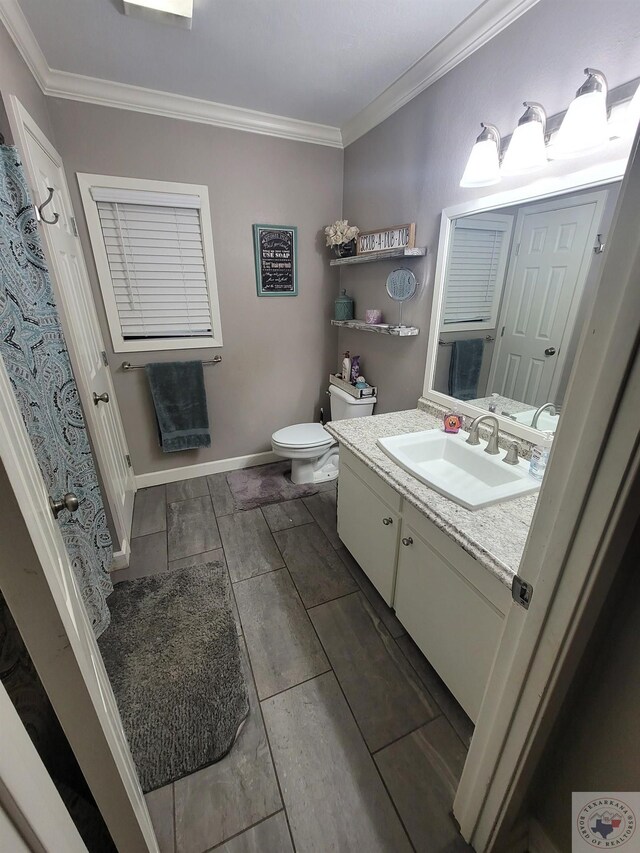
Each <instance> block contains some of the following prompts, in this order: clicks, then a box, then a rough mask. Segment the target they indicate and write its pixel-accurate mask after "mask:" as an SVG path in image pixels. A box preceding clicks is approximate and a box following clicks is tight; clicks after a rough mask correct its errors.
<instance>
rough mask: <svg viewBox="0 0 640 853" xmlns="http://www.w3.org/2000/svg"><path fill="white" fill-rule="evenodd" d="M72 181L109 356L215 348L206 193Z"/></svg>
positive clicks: (104, 180) (120, 181)
mask: <svg viewBox="0 0 640 853" xmlns="http://www.w3.org/2000/svg"><path fill="white" fill-rule="evenodd" d="M78 181H79V184H80V191H81V194H82V203H83V205H84V210H85V214H86V217H87V225H88V227H89V237H90V239H91V247H92V249H93V254H94V257H95V261H96V267H97V270H98V278H99V282H100V289H101V291H102V297H103V300H104V305H105V310H106V313H107V320H108V323H109V330H110V332H111V339H112V341H113V348H114V351H115V352H136V351H137V352H140V351H145V350H162V349H189V348H195V347H209V346H221V345H222V332H221V328H220V311H219V307H218V293H217V287H216V271H215V263H214V258H213V239H212V236H211V219H210V213H209V196H208V192H207V188H206V187H204V186H198V185H193V184H174V183H166V182H164V181H143V180H135V179H130V178H114V177H108V176H102V175H78Z"/></svg>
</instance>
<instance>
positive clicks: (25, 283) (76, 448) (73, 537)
mask: <svg viewBox="0 0 640 853" xmlns="http://www.w3.org/2000/svg"><path fill="white" fill-rule="evenodd" d="M45 227H46V226H45ZM0 355H1V356H2V358H3V361H4V365H5V367H6V370H7V373H8V374H9V378H10V380H11V384H12V386H13V390H14V392H15V395H16V399H17V401H18V405H19V407H20V411H21V412H22V417H23V419H24V423H25V426H26V428H27V432H28V433H29V437H30V438H31V444H32V445H33V449H34V452H35V455H36V457H37V460H38V464H39V466H40V472H41V474H42V478H43V480H44V482H45V486H46V489H47V491H48V492H49V494H50V495H52V496H54V497H55V498H59V497H61V496H62V495H64V494H65V493H66V492H73V493H74V494H75V495H76V496H77V497H78V500H79V502H80V507H79V509H78V511H77V512H75V513H74V514H70V513H69V512H67V511H66V510H64V511H63V512H62V513H61V514H60V516H59V517H58V523H59V525H60V532H61V534H62V538H63V540H64V544H65V546H66V549H67V552H68V554H69V559H70V561H71V565H72V567H73V571H74V574H75V577H76V580H77V583H78V587H79V589H80V594H81V597H82V600H83V601H84V604H85V607H86V609H87V613H88V615H89V619H90V621H91V624H92V626H93V630H94V633H95V635H96V637H99V636H100V634H102V632H103V631H104V630H105V628H107V626H108V625H109V619H110V617H109V608H108V607H107V604H106V600H105V599H106V597H107V596H108V595H109V593H110V592H111V591H112V588H113V587H112V585H111V581H110V579H109V565H110V563H111V559H112V548H111V537H110V535H109V531H108V529H107V522H106V516H105V510H104V505H103V502H102V495H101V494H100V487H99V486H98V480H97V477H96V471H95V467H94V463H93V456H92V454H91V448H90V446H89V439H88V436H87V430H86V427H85V423H84V416H83V414H82V408H81V406H80V400H79V398H78V389H77V387H76V383H75V379H74V378H73V373H72V372H71V363H70V361H69V354H68V352H67V348H66V344H65V339H64V335H63V332H62V327H61V325H60V318H59V316H58V311H57V309H56V305H55V299H54V295H53V290H52V288H51V281H50V280H49V274H48V271H47V267H46V261H45V257H44V253H43V251H42V246H41V244H40V236H39V234H38V226H37V223H36V219H35V215H34V211H33V207H32V205H31V198H30V196H29V190H28V188H27V183H26V179H25V175H24V171H23V168H22V164H21V162H20V159H19V156H18V153H17V151H16V149H15V148H13V147H12V146H8V145H0Z"/></svg>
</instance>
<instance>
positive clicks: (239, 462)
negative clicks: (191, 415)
mask: <svg viewBox="0 0 640 853" xmlns="http://www.w3.org/2000/svg"><path fill="white" fill-rule="evenodd" d="M281 458H282V457H280V456H276V454H275V453H273V452H272V451H271V450H269V451H266V452H264V453H250V454H249V455H248V456H230V457H229V458H228V459H215V460H214V461H212V462H201V463H199V464H197V465H184V466H183V467H182V468H169V469H166V470H164V471H150V472H149V473H148V474H136V477H135V479H136V488H137V489H146V488H148V487H149V486H161V485H163V484H164V483H176V482H177V481H178V480H190V479H192V478H193V477H206V476H207V475H208V474H220V473H222V472H223V471H236V470H237V469H239V468H252V467H253V466H254V465H266V464H267V463H269V462H278V461H279V460H281Z"/></svg>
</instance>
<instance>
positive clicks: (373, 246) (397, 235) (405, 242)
mask: <svg viewBox="0 0 640 853" xmlns="http://www.w3.org/2000/svg"><path fill="white" fill-rule="evenodd" d="M415 244H416V223H415V222H410V223H409V224H407V225H394V226H393V227H391V228H379V229H378V230H376V231H361V232H360V234H359V235H358V244H357V245H358V254H359V255H370V254H372V253H373V252H388V251H389V250H390V249H413V248H414V246H415Z"/></svg>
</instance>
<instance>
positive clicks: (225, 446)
mask: <svg viewBox="0 0 640 853" xmlns="http://www.w3.org/2000/svg"><path fill="white" fill-rule="evenodd" d="M49 111H50V114H51V118H52V121H53V125H54V134H55V138H56V142H57V148H58V151H59V152H60V154H61V155H62V157H63V159H64V163H65V168H66V171H67V178H68V180H69V184H70V189H71V193H72V200H73V205H74V208H75V210H76V214H77V217H78V220H79V230H80V237H81V239H82V243H83V246H84V250H85V257H86V260H87V265H88V267H89V274H90V277H91V280H92V285H93V287H94V294H95V299H96V304H97V306H98V313H99V316H100V321H101V325H102V329H103V334H104V337H105V343H106V345H107V354H108V358H109V363H110V365H111V368H112V373H113V378H114V383H115V388H116V393H117V396H118V400H119V403H120V408H121V410H122V416H123V420H124V425H125V430H126V434H127V439H128V442H129V447H130V450H131V456H132V459H133V467H134V470H135V472H136V474H143V473H147V472H152V471H159V470H163V469H168V468H174V467H178V466H183V465H191V464H196V463H202V462H208V461H211V460H218V459H225V458H228V457H235V456H244V455H245V454H250V453H254V452H259V451H265V450H270V449H271V443H270V439H271V434H272V433H273V431H274V430H276V429H278V428H280V427H283V426H287V425H288V424H292V423H297V422H300V421H309V420H313V419H314V418H317V417H318V414H319V406H320V405H326V404H325V402H324V400H325V398H324V391H325V389H326V387H327V385H328V373H329V371H330V369H334V370H335V364H334V362H336V357H335V352H336V334H335V330H334V329H333V327H331V326H330V325H329V320H330V317H331V316H332V311H333V300H334V299H335V297H336V295H337V276H336V273H335V270H333V269H332V268H330V267H329V265H328V250H327V249H326V248H325V246H324V237H323V235H322V228H323V227H324V226H325V225H326V224H327V223H328V222H331V221H333V220H334V219H336V218H337V217H338V216H339V214H340V211H341V207H342V161H343V153H342V151H340V150H337V149H334V148H327V147H324V146H318V145H310V144H308V143H303V142H290V141H288V140H282V139H275V138H271V137H268V136H260V135H257V134H252V133H242V132H239V131H232V130H224V129H221V128H217V127H209V126H207V125H202V124H196V123H191V122H184V121H177V120H173V119H166V118H162V117H158V116H151V115H144V114H141V113H136V112H130V111H126V110H116V109H111V108H108V107H99V106H93V105H90V104H83V103H78V102H74V101H67V100H62V99H51V100H50V105H49ZM76 172H94V173H98V174H106V175H121V176H127V177H138V178H150V179H155V180H167V181H184V182H187V183H197V184H206V185H207V186H208V187H209V195H210V202H211V215H212V223H213V240H214V250H215V259H216V272H217V277H218V288H219V297H220V311H221V314H222V331H223V336H224V347H222V348H216V349H209V350H186V351H176V350H173V351H160V352H148V353H114V352H113V350H112V347H111V338H110V335H109V332H108V328H107V325H106V319H105V316H104V310H103V305H102V299H101V296H100V292H99V288H98V285H97V278H96V273H95V267H94V263H93V254H92V252H91V247H90V243H89V239H88V235H87V232H86V227H85V223H84V215H83V210H82V205H81V202H80V198H79V193H78V188H77V182H76V179H75V173H76ZM256 222H267V223H271V224H276V225H277V224H281V225H297V226H298V266H299V270H298V275H299V279H298V287H299V295H298V296H297V297H294V298H258V297H257V295H256V282H255V271H254V259H253V244H252V228H251V226H252V225H253V223H256ZM216 353H220V354H221V355H222V357H223V361H222V364H219V365H215V366H209V367H205V382H206V390H207V396H208V402H209V417H210V421H211V426H212V445H211V447H210V448H209V449H206V450H199V451H188V452H183V453H171V454H163V453H162V452H161V450H160V448H159V447H158V441H157V433H156V427H155V420H154V414H153V410H152V405H151V400H150V395H149V391H148V388H147V384H146V377H145V374H144V372H143V371H135V372H132V373H123V371H122V370H121V369H120V365H121V363H122V362H123V361H125V360H127V361H131V362H132V363H133V364H144V363H145V362H147V361H171V360H174V359H185V358H202V359H206V358H210V357H211V356H212V355H213V354H216Z"/></svg>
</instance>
